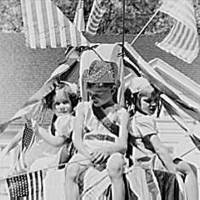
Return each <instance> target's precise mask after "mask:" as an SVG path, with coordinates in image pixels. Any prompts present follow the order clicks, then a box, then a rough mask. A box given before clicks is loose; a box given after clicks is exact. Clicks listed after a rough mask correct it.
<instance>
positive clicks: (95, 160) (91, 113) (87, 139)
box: [66, 60, 129, 200]
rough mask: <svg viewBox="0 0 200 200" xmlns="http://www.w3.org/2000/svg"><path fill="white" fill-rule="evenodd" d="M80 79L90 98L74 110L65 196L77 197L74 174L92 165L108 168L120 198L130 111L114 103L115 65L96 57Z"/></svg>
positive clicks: (114, 197) (95, 197) (77, 175)
mask: <svg viewBox="0 0 200 200" xmlns="http://www.w3.org/2000/svg"><path fill="white" fill-rule="evenodd" d="M83 80H84V81H85V83H86V84H87V91H88V93H89V98H90V99H89V101H88V102H81V103H79V105H78V106H77V110H76V118H75V126H74V134H73V142H74V145H75V147H76V149H77V150H78V153H77V154H75V155H74V156H73V157H72V159H71V160H70V161H69V165H68V166H67V168H66V199H74V200H76V199H79V197H80V195H79V188H78V182H77V180H78V179H77V178H78V177H79V175H80V174H81V172H83V171H84V170H86V169H87V168H89V167H90V168H91V167H92V168H93V169H95V170H97V173H100V171H102V170H103V171H105V170H107V172H108V175H109V177H110V181H111V183H112V195H113V196H112V197H113V199H114V200H123V199H125V185H124V181H123V176H122V174H123V167H124V157H123V155H124V153H125V151H126V147H127V135H128V131H127V124H128V118H129V115H128V113H127V111H126V110H125V109H124V108H122V107H120V106H119V105H118V104H117V103H116V92H117V84H118V82H117V80H118V75H117V65H116V64H115V63H112V62H105V61H99V60H95V61H93V62H92V64H91V66H90V67H89V69H88V70H85V71H84V74H83ZM105 189H106V188H105ZM101 190H102V188H101ZM85 199H87V198H86V197H85ZM92 199H98V196H97V195H94V196H93V198H92Z"/></svg>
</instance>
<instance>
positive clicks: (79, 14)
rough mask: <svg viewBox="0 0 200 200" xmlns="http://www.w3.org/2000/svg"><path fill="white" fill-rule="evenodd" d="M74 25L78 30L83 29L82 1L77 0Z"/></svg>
mask: <svg viewBox="0 0 200 200" xmlns="http://www.w3.org/2000/svg"><path fill="white" fill-rule="evenodd" d="M74 25H75V26H76V28H77V29H78V31H80V32H82V31H85V20H84V1H83V0H79V1H78V5H77V8H76V13H75V17H74Z"/></svg>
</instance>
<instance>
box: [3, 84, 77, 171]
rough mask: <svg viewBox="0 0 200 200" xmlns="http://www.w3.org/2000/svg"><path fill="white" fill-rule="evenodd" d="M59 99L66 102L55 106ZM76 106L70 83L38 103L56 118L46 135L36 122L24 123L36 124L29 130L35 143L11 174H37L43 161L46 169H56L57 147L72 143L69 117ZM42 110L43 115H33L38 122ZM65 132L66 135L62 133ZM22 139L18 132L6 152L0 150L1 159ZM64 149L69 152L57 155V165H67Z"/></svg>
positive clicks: (21, 134)
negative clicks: (50, 165)
mask: <svg viewBox="0 0 200 200" xmlns="http://www.w3.org/2000/svg"><path fill="white" fill-rule="evenodd" d="M61 97H62V98H61ZM59 98H60V100H61V99H62V101H63V102H64V101H66V104H65V103H64V104H62V102H61V104H60V105H58V103H59V101H57V100H59ZM77 103H78V95H77V90H76V86H74V84H70V83H62V84H60V85H58V86H57V87H56V88H55V89H54V90H53V91H52V92H51V93H50V94H48V95H47V96H46V97H44V99H43V100H42V101H41V106H42V107H43V108H45V109H51V110H52V111H53V112H54V114H55V115H54V117H53V120H52V125H51V128H50V130H49V131H46V129H44V128H42V127H38V125H37V123H36V122H35V121H34V120H35V118H34V120H32V119H31V120H30V119H27V120H28V121H31V122H33V121H34V123H36V126H35V127H33V126H32V127H31V128H32V129H34V130H32V131H34V135H35V136H36V137H35V138H36V139H35V140H34V142H33V145H32V146H31V147H30V148H29V149H28V150H27V151H26V152H25V153H23V154H21V155H20V159H19V160H17V161H16V166H13V168H12V169H13V170H14V171H12V173H16V172H17V173H18V172H21V171H22V170H23V171H28V170H30V169H31V170H36V169H37V168H45V166H43V164H44V161H45V160H46V167H47V166H48V165H49V164H54V165H55V159H56V158H57V153H58V151H59V150H60V147H61V146H62V145H63V144H64V143H65V142H66V143H67V144H68V145H70V144H71V139H69V138H70V134H71V131H72V121H73V116H72V113H73V109H74V107H75V106H76V105H77ZM65 105H66V106H65ZM62 107H64V108H62ZM45 109H41V110H42V112H39V113H37V112H36V113H37V115H40V116H37V118H41V116H42V115H43V114H44V112H45ZM30 117H33V116H30ZM36 121H37V119H36ZM32 124H33V123H32ZM65 128H66V132H67V133H65ZM38 129H39V130H40V131H41V133H40V132H39V131H38ZM55 129H56V130H55ZM36 133H38V134H36ZM54 134H56V135H57V136H54ZM65 134H66V135H67V137H65ZM22 137H23V130H21V131H20V132H19V133H18V134H17V135H16V136H15V138H14V139H13V140H12V141H11V142H10V143H9V144H8V145H7V146H6V147H5V149H4V150H3V154H2V158H3V157H4V156H6V155H7V154H8V152H9V151H11V150H12V149H13V148H14V147H15V146H16V145H17V144H18V143H19V142H20V141H21V140H22ZM67 138H68V139H67ZM64 147H65V146H64ZM20 148H21V146H20ZM67 149H68V148H67V145H66V147H65V148H63V150H62V151H63V152H61V153H60V156H61V157H60V161H59V162H60V163H63V162H67V159H68V156H69V155H68V154H67V153H68V152H66V153H65V152H64V151H65V150H67ZM63 156H64V157H63ZM41 160H43V162H41ZM18 163H20V166H21V167H20V168H19V167H18V166H19V164H18ZM48 163H49V164H48ZM38 164H39V166H38ZM22 165H23V166H22ZM41 165H42V166H41ZM16 167H18V169H15V168H16ZM16 170H17V171H16Z"/></svg>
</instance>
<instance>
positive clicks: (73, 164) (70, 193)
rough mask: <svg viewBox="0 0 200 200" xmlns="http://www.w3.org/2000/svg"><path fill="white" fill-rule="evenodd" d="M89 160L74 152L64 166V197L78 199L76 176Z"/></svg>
mask: <svg viewBox="0 0 200 200" xmlns="http://www.w3.org/2000/svg"><path fill="white" fill-rule="evenodd" d="M90 164H91V162H90V161H89V160H88V159H86V157H84V156H83V155H82V154H75V155H74V156H73V157H72V158H71V159H70V161H69V163H68V164H67V166H66V171H65V172H66V176H65V178H66V180H65V188H66V189H65V199H66V200H69V199H73V200H79V196H80V194H79V187H78V182H77V179H78V176H79V174H80V173H81V171H83V170H84V169H85V168H86V167H87V166H88V165H90Z"/></svg>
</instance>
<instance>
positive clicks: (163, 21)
mask: <svg viewBox="0 0 200 200" xmlns="http://www.w3.org/2000/svg"><path fill="white" fill-rule="evenodd" d="M52 1H54V3H55V4H56V5H57V6H58V7H59V8H60V9H61V10H62V11H63V13H64V14H65V15H66V16H67V17H68V18H69V19H70V20H71V21H73V18H74V15H75V10H76V6H77V3H78V0H52ZM92 4H93V0H84V14H85V16H84V18H85V21H86V22H87V19H88V17H89V13H90V10H91V7H92ZM159 5H160V0H126V8H125V33H131V34H137V33H138V32H139V31H140V30H141V29H142V27H143V26H144V25H145V23H146V22H147V21H148V20H149V18H150V17H151V16H152V15H153V13H154V12H155V10H156V9H157V7H159ZM0 19H1V21H0V31H15V32H21V31H22V30H23V22H22V16H21V7H20V0H0ZM122 25H123V20H122V0H110V3H109V4H108V9H107V12H106V14H105V15H104V17H103V19H102V20H101V24H100V26H99V29H98V34H103V33H112V34H120V33H121V32H122ZM171 25H172V20H171V19H170V18H169V17H168V16H166V15H164V14H162V13H159V14H158V15H156V17H155V18H154V19H153V21H152V22H151V24H150V25H149V26H148V27H147V29H146V30H145V33H147V34H152V33H155V32H161V31H166V30H168V29H169V27H170V26H171Z"/></svg>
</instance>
